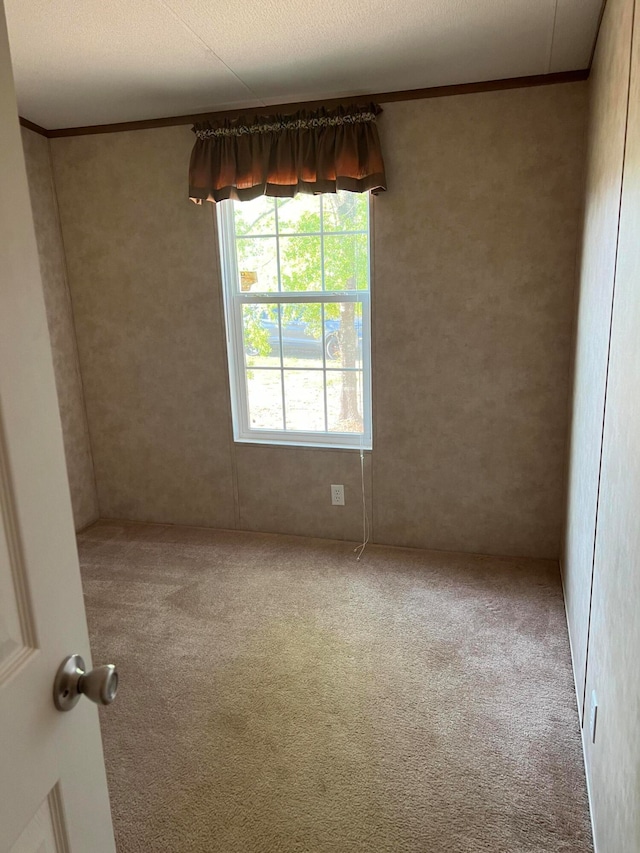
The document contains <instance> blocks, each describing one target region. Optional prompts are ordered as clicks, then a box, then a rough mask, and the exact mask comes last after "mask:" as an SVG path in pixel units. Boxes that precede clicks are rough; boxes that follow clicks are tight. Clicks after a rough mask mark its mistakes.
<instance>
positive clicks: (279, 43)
mask: <svg viewBox="0 0 640 853" xmlns="http://www.w3.org/2000/svg"><path fill="white" fill-rule="evenodd" d="M601 6H602V0H397V1H396V2H395V3H394V2H390V0H322V2H318V0H226V2H221V0H107V2H105V0H5V7H6V14H7V21H8V25H9V38H10V43H11V53H12V58H13V66H14V75H15V80H16V89H17V93H18V105H19V108H20V114H21V115H22V116H24V117H25V118H27V119H29V120H30V121H33V122H35V123H36V124H39V125H41V126H42V127H45V128H48V129H53V128H61V127H75V126H80V125H92V124H105V123H111V122H120V121H135V120H138V119H147V118H159V117H164V116H172V115H185V114H189V113H198V112H206V111H208V110H211V111H213V110H223V109H231V108H235V107H251V106H259V105H269V104H277V103H286V102H294V101H304V100H315V99H320V98H336V97H348V96H352V95H364V94H369V93H376V92H392V91H398V90H404V89H419V88H423V87H426V86H443V85H449V84H453V83H471V82H477V81H482V80H496V79H501V78H506V77H521V76H525V75H530V74H546V73H549V72H554V71H571V70H576V69H583V68H586V67H587V66H588V64H589V60H590V56H591V49H592V46H593V42H594V38H595V34H596V28H597V25H598V18H599V13H600V8H601Z"/></svg>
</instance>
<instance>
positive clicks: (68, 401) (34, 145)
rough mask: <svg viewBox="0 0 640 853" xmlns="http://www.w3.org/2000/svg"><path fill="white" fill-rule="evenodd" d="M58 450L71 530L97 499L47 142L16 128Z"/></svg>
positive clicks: (88, 516) (94, 512)
mask: <svg viewBox="0 0 640 853" xmlns="http://www.w3.org/2000/svg"><path fill="white" fill-rule="evenodd" d="M22 144H23V149H24V155H25V162H26V167H27V178H28V180H29V190H30V193H31V208H32V211H33V220H34V225H35V231H36V241H37V244H38V255H39V259H40V273H41V276H42V286H43V289H44V298H45V305H46V309H47V322H48V325H49V335H50V337H51V349H52V352H53V367H54V370H55V376H56V389H57V392H58V403H59V406H60V419H61V421H62V433H63V438H64V450H65V456H66V461H67V472H68V476H69V488H70V490H71V503H72V505H73V518H74V523H75V526H76V530H81V529H82V528H83V527H86V526H87V524H90V523H91V522H92V521H95V520H96V518H98V515H99V513H98V500H97V495H96V486H95V478H94V475H93V462H92V458H91V446H90V443H89V433H88V427H87V417H86V413H85V407H84V399H83V391H82V379H81V377H80V367H79V363H78V351H77V347H76V339H75V332H74V324H73V315H72V311H71V301H70V296H69V288H68V286H67V274H66V267H65V257H64V248H63V245H62V235H61V233H60V222H59V219H58V205H57V200H56V195H55V189H54V186H53V179H52V173H51V159H50V155H49V142H48V140H47V139H45V138H44V137H43V136H40V135H38V134H37V133H33V132H32V131H30V130H25V129H24V128H23V129H22Z"/></svg>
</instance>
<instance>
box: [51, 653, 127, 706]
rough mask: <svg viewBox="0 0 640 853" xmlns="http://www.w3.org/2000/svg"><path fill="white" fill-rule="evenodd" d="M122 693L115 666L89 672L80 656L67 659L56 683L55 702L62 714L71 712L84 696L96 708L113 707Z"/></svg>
mask: <svg viewBox="0 0 640 853" xmlns="http://www.w3.org/2000/svg"><path fill="white" fill-rule="evenodd" d="M117 692H118V670H117V669H116V668H115V666H114V665H113V664H112V663H108V664H106V666H97V667H96V668H95V669H92V670H91V671H90V672H85V662H84V660H83V659H82V658H81V657H80V655H69V657H67V658H65V659H64V660H63V661H62V663H61V664H60V667H59V668H58V672H57V673H56V678H55V681H54V682H53V701H54V703H55V706H56V708H57V709H58V711H70V710H71V709H72V708H74V707H75V706H76V704H77V703H78V702H79V700H80V697H81V696H82V695H84V696H86V697H87V699H91V701H92V702H95V703H96V705H110V704H111V703H112V702H113V700H114V699H115V698H116V693H117Z"/></svg>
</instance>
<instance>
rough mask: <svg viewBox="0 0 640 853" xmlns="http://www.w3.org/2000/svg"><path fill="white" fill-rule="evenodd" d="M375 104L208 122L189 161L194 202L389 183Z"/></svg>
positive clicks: (376, 188)
mask: <svg viewBox="0 0 640 853" xmlns="http://www.w3.org/2000/svg"><path fill="white" fill-rule="evenodd" d="M381 112H382V110H381V109H380V107H379V106H378V105H377V104H369V105H367V106H350V107H338V108H337V109H331V110H329V109H320V110H317V111H313V112H308V111H306V110H300V112H297V113H294V114H293V115H288V116H284V115H278V116H256V117H255V118H253V119H252V120H251V121H247V120H246V118H245V117H243V118H238V119H233V120H229V119H226V120H224V121H221V122H202V123H200V124H196V125H194V127H193V132H194V133H195V135H196V143H195V145H194V147H193V151H192V153H191V163H190V166H189V197H190V198H191V199H192V201H195V202H196V204H202V202H203V201H213V202H216V201H222V200H223V199H225V198H232V199H236V200H237V201H250V200H251V199H253V198H257V196H260V195H268V196H278V197H291V196H294V195H296V194H297V193H331V192H337V190H350V191H351V192H357V193H362V192H366V191H367V190H371V192H373V193H378V192H381V191H382V190H385V189H386V188H387V184H386V178H385V174H384V163H383V160H382V153H381V151H380V139H379V138H378V129H377V127H376V116H377V115H378V114H379V113H381Z"/></svg>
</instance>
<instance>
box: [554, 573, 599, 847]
mask: <svg viewBox="0 0 640 853" xmlns="http://www.w3.org/2000/svg"><path fill="white" fill-rule="evenodd" d="M558 563H559V564H560V583H561V584H562V603H563V606H564V618H565V621H566V623H567V636H568V637H569V653H570V655H571V672H572V673H573V684H574V690H575V694H576V707H577V709H578V722H579V723H580V744H581V746H582V763H583V764H584V777H585V780H586V783H587V800H588V802H589V818H590V820H591V837H592V838H593V851H594V853H598V846H597V836H596V825H595V816H594V811H593V798H592V796H591V777H590V773H589V762H588V761H587V745H586V743H585V732H586V736H587V737H588V736H589V732H588V731H587V729H585V725H584V714H583V713H581V710H582V709H581V708H580V700H579V698H578V681H577V673H576V659H575V657H574V655H573V643H572V642H571V623H570V622H569V613H568V612H567V595H566V591H565V588H564V567H563V565H562V558H560V559H559V560H558Z"/></svg>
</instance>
